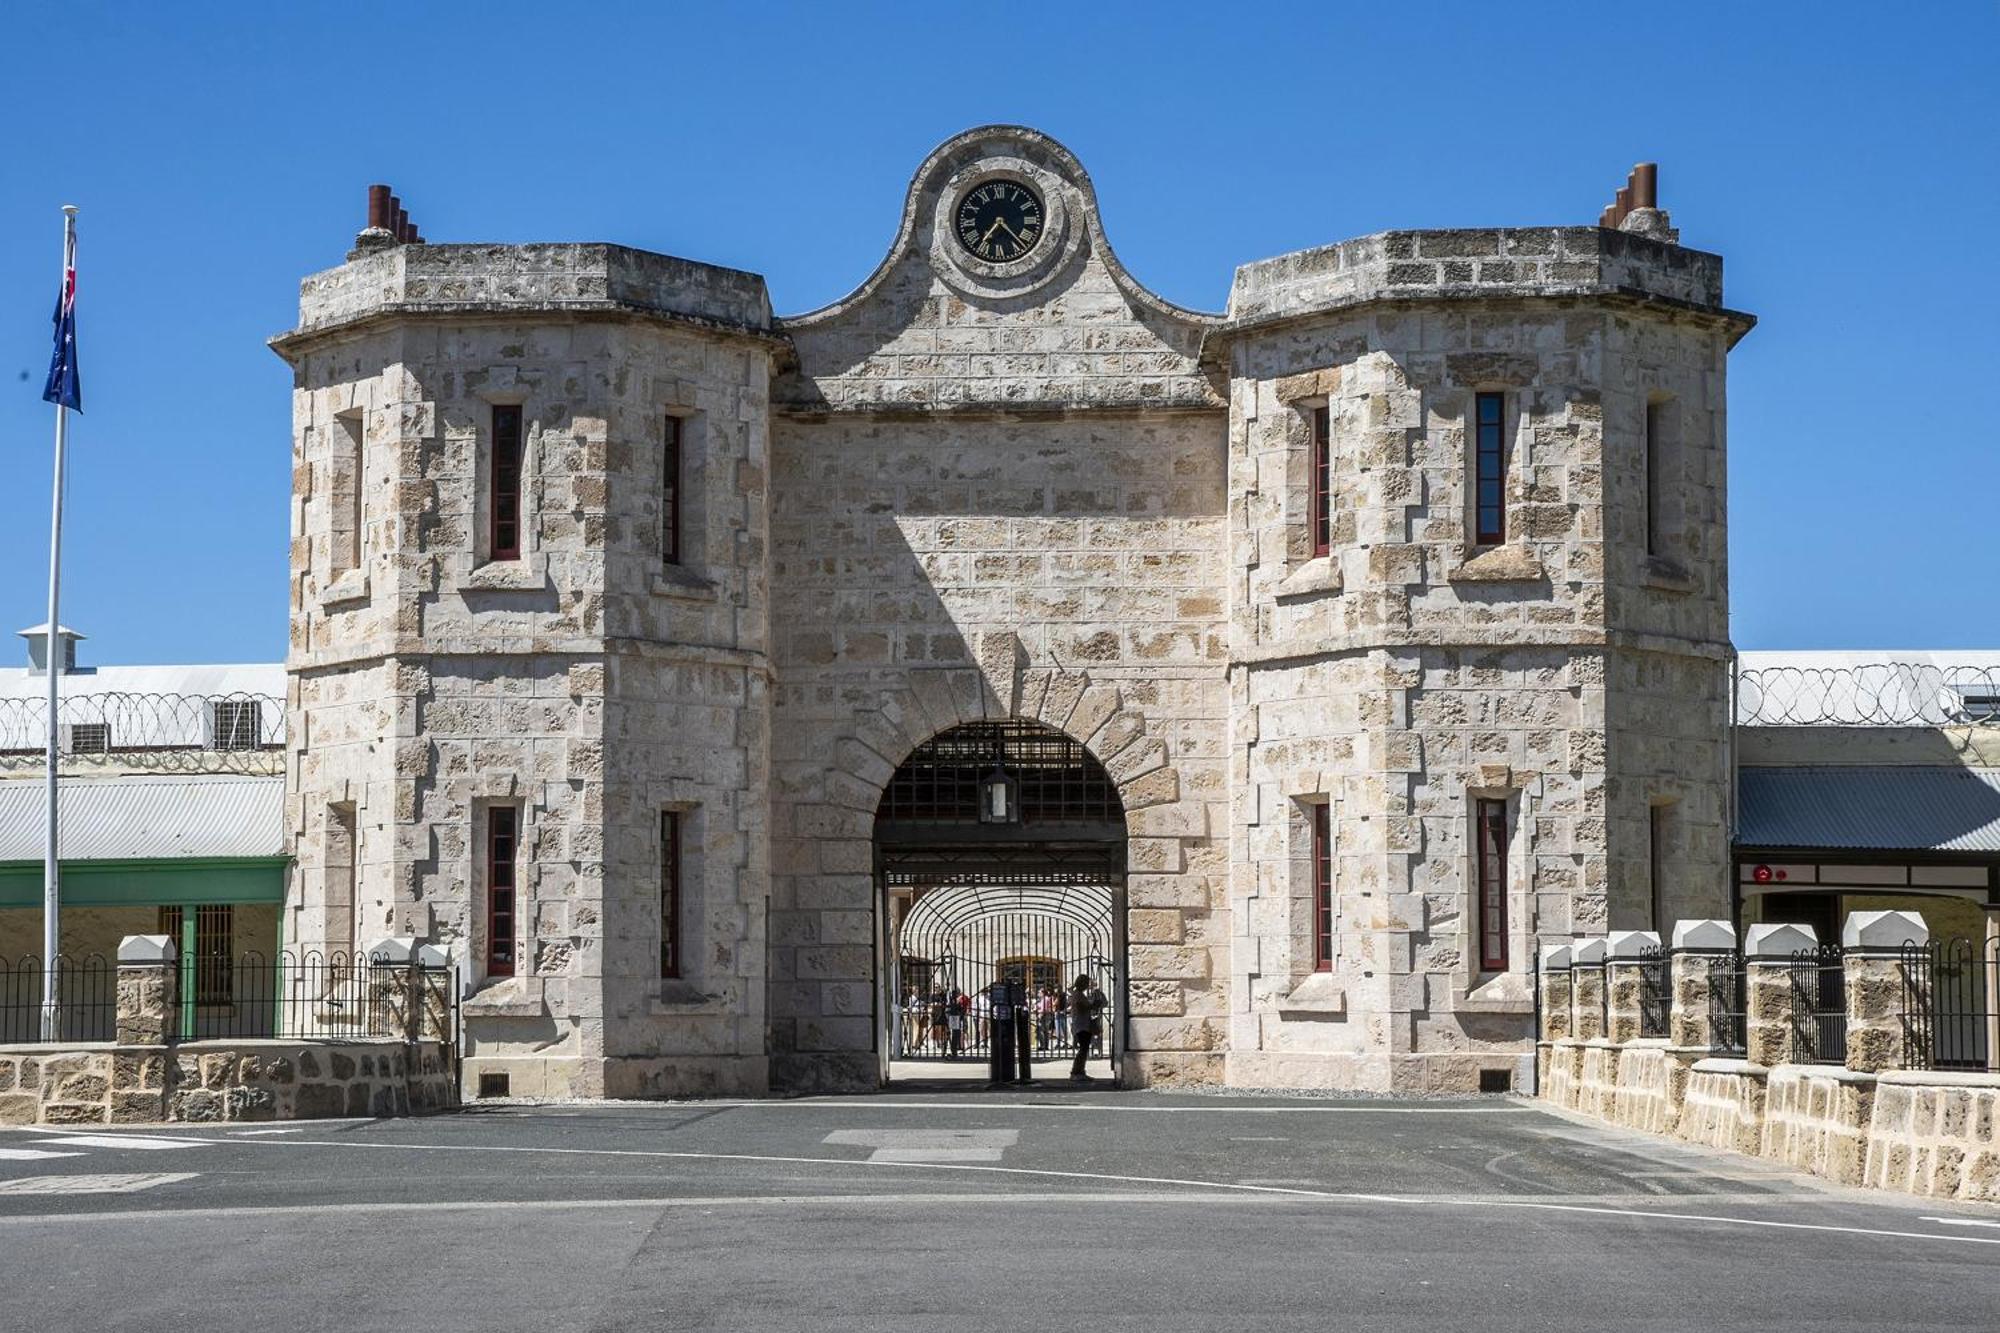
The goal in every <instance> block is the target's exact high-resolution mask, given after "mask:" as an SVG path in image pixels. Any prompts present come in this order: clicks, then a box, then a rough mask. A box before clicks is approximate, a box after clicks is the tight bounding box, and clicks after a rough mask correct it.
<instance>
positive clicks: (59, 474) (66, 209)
mask: <svg viewBox="0 0 2000 1333" xmlns="http://www.w3.org/2000/svg"><path fill="white" fill-rule="evenodd" d="M75 256H76V205H75V204H64V205H63V281H64V285H65V288H67V286H68V283H69V273H70V266H71V265H72V263H73V262H74V261H75ZM68 440H69V408H68V407H67V406H66V405H65V404H64V403H62V402H61V401H58V402H57V403H56V468H55V490H54V494H53V498H52V499H51V500H50V504H49V623H48V635H47V637H46V638H44V639H43V640H42V643H43V645H44V646H43V649H42V656H43V660H44V665H45V666H46V667H47V670H48V676H49V716H48V723H49V734H48V741H49V745H48V817H49V822H48V828H47V830H46V832H45V834H44V837H45V842H44V844H43V845H44V848H45V851H44V856H43V862H42V1040H43V1041H55V1040H57V1039H58V1028H57V1021H56V1020H57V1018H58V1016H59V1014H60V1009H61V1006H60V999H61V991H60V989H59V984H60V979H59V977H58V976H57V970H58V967H59V962H58V959H59V957H60V955H59V953H58V950H59V949H60V948H61V944H62V930H61V924H60V921H59V919H58V913H59V911H60V907H61V901H62V894H61V891H60V882H61V880H60V873H59V871H58V868H57V866H58V857H57V848H56V741H57V737H58V732H57V730H56V726H57V724H56V708H57V705H58V704H59V703H60V701H61V690H62V668H63V665H64V661H65V657H66V654H65V653H64V651H63V646H64V645H63V642H62V620H61V619H60V615H61V609H62V608H61V601H62V511H63V454H64V452H65V446H66V445H67V443H68Z"/></svg>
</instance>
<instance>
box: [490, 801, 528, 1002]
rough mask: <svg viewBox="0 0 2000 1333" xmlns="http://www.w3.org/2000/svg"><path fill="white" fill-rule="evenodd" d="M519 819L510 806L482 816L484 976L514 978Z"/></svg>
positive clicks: (504, 806) (519, 816) (493, 810)
mask: <svg viewBox="0 0 2000 1333" xmlns="http://www.w3.org/2000/svg"><path fill="white" fill-rule="evenodd" d="M520 820H521V815H520V812H519V811H518V810H516V809H515V808H514V807H513V806H511V805H496V806H493V807H492V808H491V809H489V810H487V812H486V975H488V976H490V977H511V976H513V975H514V869H515V863H516V859H517V857H518V856H519V852H520V842H521V839H520V832H521V827H520Z"/></svg>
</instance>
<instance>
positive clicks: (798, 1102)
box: [605, 1097, 1540, 1115]
mask: <svg viewBox="0 0 2000 1333" xmlns="http://www.w3.org/2000/svg"><path fill="white" fill-rule="evenodd" d="M630 1105H633V1106H638V1105H646V1106H649V1107H660V1106H662V1105H664V1106H667V1107H670V1108H672V1109H674V1110H687V1111H698V1110H703V1109H706V1108H709V1107H726V1108H728V1109H731V1110H737V1109H741V1110H752V1111H782V1110H792V1109H800V1110H819V1111H881V1110H885V1109H887V1110H892V1111H900V1110H911V1111H972V1112H974V1113H979V1112H985V1111H1143V1112H1154V1113H1160V1112H1165V1113H1174V1112H1190V1113H1206V1112H1210V1111H1220V1112H1225V1113H1227V1114H1230V1115H1534V1114H1536V1113H1537V1112H1538V1111H1539V1109H1540V1108H1538V1107H1534V1106H1511V1105H1507V1106H1145V1105H1140V1104H1138V1103H1115V1102H989V1101H984V1100H975V1099H973V1098H965V1099H963V1100H960V1101H949V1102H902V1101H896V1100H893V1099H892V1098H887V1097H849V1098H844V1099H842V1100H839V1101H834V1100H827V1101H819V1100H816V1099H814V1098H811V1097H790V1098H786V1099H785V1100H783V1101H713V1102H665V1103H662V1102H646V1103H638V1102H633V1103H630ZM605 1109H606V1110H607V1111H613V1110H616V1109H618V1108H617V1107H606V1108H605Z"/></svg>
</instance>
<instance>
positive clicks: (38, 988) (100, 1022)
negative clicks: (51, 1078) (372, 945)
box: [0, 950, 458, 1045]
mask: <svg viewBox="0 0 2000 1333" xmlns="http://www.w3.org/2000/svg"><path fill="white" fill-rule="evenodd" d="M46 972H47V969H46V968H44V967H43V966H42V962H41V960H40V959H39V958H24V959H22V960H20V961H19V962H18V963H12V964H10V963H8V962H6V961H4V960H0V1043H6V1044H18V1043H25V1042H38V1041H41V1040H42V984H43V977H44V975H45V974H46ZM409 972H410V969H409V965H408V964H406V963H402V962H395V963H391V962H389V961H388V960H387V959H385V958H382V957H380V956H375V957H371V956H369V955H368V954H366V953H364V952H362V951H359V950H357V951H355V952H353V953H344V952H330V953H320V952H317V951H314V950H305V951H286V952H283V953H280V954H277V955H276V956H273V957H266V956H265V955H263V954H258V953H246V954H242V955H240V956H238V957H235V958H230V957H226V956H224V957H216V956H213V955H204V956H199V957H197V956H190V957H188V958H186V959H184V960H183V961H182V963H181V965H180V966H179V967H177V968H175V969H173V970H172V971H171V972H170V973H169V974H168V976H169V985H168V990H167V995H166V1004H167V1013H166V1023H165V1036H166V1038H167V1040H168V1041H170V1042H176V1041H210V1040H219V1039H221V1040H227V1039H237V1040H250V1041H255V1040H278V1041H351V1040H361V1039H366V1038H378V1039H384V1038H386V1039H391V1040H393V1039H398V1038H400V1039H402V1040H406V1041H416V1040H420V1039H424V1038H426V1037H439V1038H441V1039H444V1040H448V1041H450V1042H452V1044H453V1045H456V1042H457V1035H458V988H457V986H456V985H454V984H453V973H452V971H451V969H450V968H448V967H419V968H417V969H415V971H414V979H413V984H409V985H405V984H404V977H405V975H406V974H408V973H409ZM56 978H57V994H58V1001H59V1003H58V1011H57V1032H56V1040H58V1041H113V1040H115V1039H116V1037H117V1030H118V965H117V964H116V963H115V962H113V961H111V960H108V959H106V958H104V957H102V956H101V955H95V954H93V955H91V956H89V957H87V958H82V959H77V960H70V959H62V960H60V961H59V965H58V967H57V969H56Z"/></svg>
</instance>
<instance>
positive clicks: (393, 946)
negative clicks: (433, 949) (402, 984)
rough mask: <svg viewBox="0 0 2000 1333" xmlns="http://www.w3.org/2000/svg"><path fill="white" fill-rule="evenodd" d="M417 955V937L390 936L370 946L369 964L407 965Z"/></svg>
mask: <svg viewBox="0 0 2000 1333" xmlns="http://www.w3.org/2000/svg"><path fill="white" fill-rule="evenodd" d="M416 955H417V937H416V936H414V935H389V936H386V937H384V938H382V939H379V940H377V941H375V942H374V943H373V944H371V945H369V946H368V963H369V965H370V966H371V967H372V966H378V965H381V964H393V963H407V962H409V961H410V960H411V959H412V958H414V957H416Z"/></svg>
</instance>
